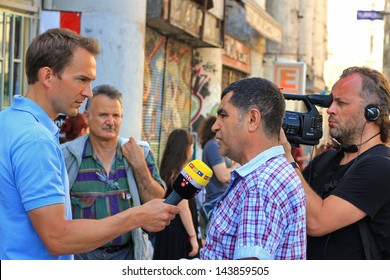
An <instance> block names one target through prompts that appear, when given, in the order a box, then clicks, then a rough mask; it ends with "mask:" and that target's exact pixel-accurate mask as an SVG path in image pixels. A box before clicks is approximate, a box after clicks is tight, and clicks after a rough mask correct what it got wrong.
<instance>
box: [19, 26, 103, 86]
mask: <svg viewBox="0 0 390 280" xmlns="http://www.w3.org/2000/svg"><path fill="white" fill-rule="evenodd" d="M78 47H79V48H83V49H85V50H87V51H88V52H90V53H91V54H92V55H94V56H95V57H97V56H98V55H99V52H100V47H99V42H98V41H97V40H96V39H93V38H87V37H84V36H81V35H78V34H77V33H76V32H74V31H71V30H69V29H65V28H53V29H49V30H47V31H46V32H44V33H42V34H40V35H38V36H36V37H35V38H34V39H33V40H32V41H31V44H30V46H29V47H28V49H27V53H26V74H27V82H28V84H29V85H31V84H34V83H35V82H36V81H38V71H39V69H40V68H42V67H50V68H51V69H52V70H53V72H54V74H55V75H57V76H58V77H61V74H62V72H63V70H64V68H65V67H66V66H68V65H70V64H71V62H72V59H73V53H74V51H75V49H76V48H78Z"/></svg>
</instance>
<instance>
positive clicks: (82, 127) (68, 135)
mask: <svg viewBox="0 0 390 280" xmlns="http://www.w3.org/2000/svg"><path fill="white" fill-rule="evenodd" d="M60 132H61V133H64V134H65V137H64V138H60V142H61V144H62V143H65V142H68V141H71V140H73V139H76V138H77V137H79V136H83V135H84V134H86V133H89V128H88V124H87V122H86V121H85V118H84V115H83V114H80V113H78V114H77V115H76V116H74V117H69V116H68V117H66V119H65V121H64V123H63V124H62V125H61V128H60Z"/></svg>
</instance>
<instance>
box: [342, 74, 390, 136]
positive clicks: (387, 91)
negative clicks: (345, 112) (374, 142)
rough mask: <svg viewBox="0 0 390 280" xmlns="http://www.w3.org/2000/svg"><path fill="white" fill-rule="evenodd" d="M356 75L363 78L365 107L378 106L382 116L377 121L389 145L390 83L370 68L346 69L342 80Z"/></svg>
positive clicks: (361, 92)
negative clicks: (369, 105)
mask: <svg viewBox="0 0 390 280" xmlns="http://www.w3.org/2000/svg"><path fill="white" fill-rule="evenodd" d="M354 73H357V74H359V75H360V76H361V77H362V88H361V91H360V96H361V97H362V98H363V99H364V101H365V102H366V104H365V105H368V104H374V105H376V106H378V108H379V111H380V116H379V118H378V120H377V121H376V122H377V123H378V125H379V127H380V133H381V141H382V142H384V143H387V141H388V138H389V131H390V121H389V115H390V82H389V80H388V79H387V78H386V76H385V75H383V74H382V73H381V72H379V71H377V70H375V69H371V68H369V67H365V66H363V67H359V66H353V67H349V68H347V69H345V70H344V71H343V73H342V74H341V76H340V78H345V77H348V76H350V75H352V74H354Z"/></svg>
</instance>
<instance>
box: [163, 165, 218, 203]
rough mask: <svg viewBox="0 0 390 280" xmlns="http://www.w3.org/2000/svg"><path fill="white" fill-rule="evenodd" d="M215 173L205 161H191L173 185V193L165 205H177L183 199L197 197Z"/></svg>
mask: <svg viewBox="0 0 390 280" xmlns="http://www.w3.org/2000/svg"><path fill="white" fill-rule="evenodd" d="M212 176H213V171H212V170H211V169H210V167H208V166H207V165H206V164H205V163H204V162H203V161H201V160H198V159H194V160H192V161H190V162H189V163H188V164H187V165H186V166H185V167H184V169H183V170H182V171H181V172H180V174H179V176H177V178H176V180H175V182H174V183H173V185H172V189H173V191H172V192H171V194H170V195H169V196H168V197H167V198H166V199H165V201H164V202H165V203H167V204H171V205H177V204H178V203H179V202H180V201H181V200H182V199H190V198H192V197H194V196H196V195H197V194H198V193H199V192H200V191H201V190H202V189H203V188H204V187H205V186H206V185H207V184H208V183H209V181H210V179H211V177H212Z"/></svg>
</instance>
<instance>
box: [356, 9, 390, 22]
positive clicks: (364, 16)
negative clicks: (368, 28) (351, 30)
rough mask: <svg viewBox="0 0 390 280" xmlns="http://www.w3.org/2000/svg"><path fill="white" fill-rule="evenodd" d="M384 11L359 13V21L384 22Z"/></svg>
mask: <svg viewBox="0 0 390 280" xmlns="http://www.w3.org/2000/svg"><path fill="white" fill-rule="evenodd" d="M383 15H384V12H383V11H373V10H371V11H357V19H367V20H376V19H379V20H383Z"/></svg>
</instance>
